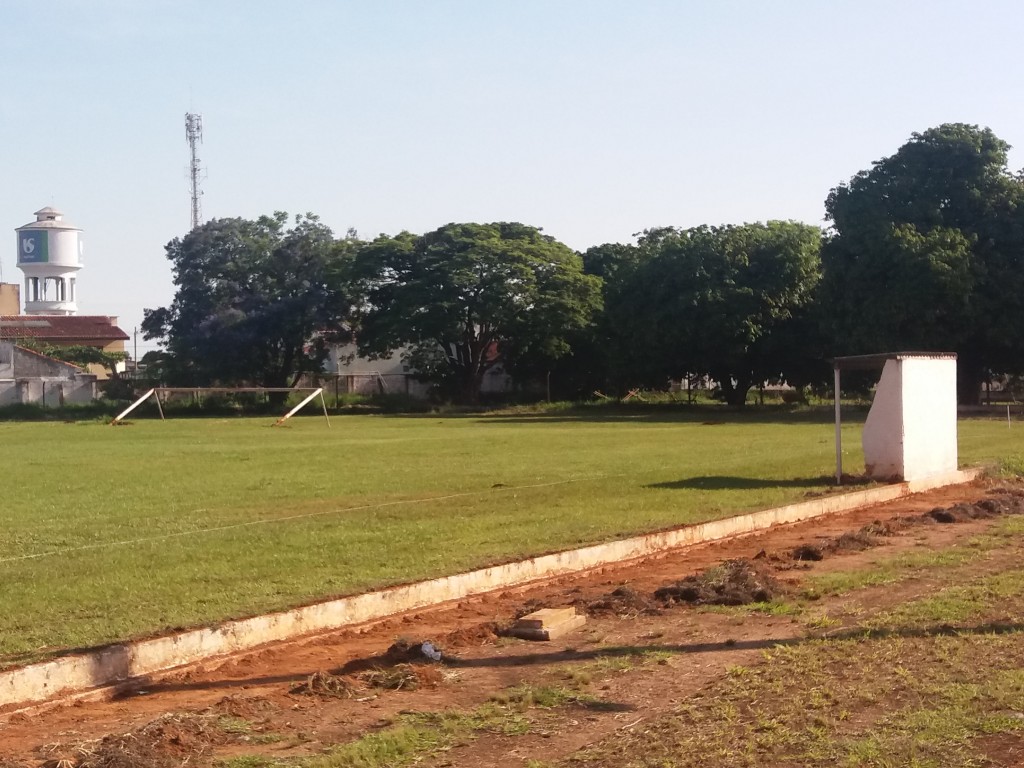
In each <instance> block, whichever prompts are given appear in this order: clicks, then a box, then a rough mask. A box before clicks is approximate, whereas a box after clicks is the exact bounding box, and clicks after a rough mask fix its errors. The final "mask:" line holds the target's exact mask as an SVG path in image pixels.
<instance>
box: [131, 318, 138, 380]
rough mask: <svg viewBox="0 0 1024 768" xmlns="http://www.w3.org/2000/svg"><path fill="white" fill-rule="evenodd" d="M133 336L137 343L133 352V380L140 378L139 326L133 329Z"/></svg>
mask: <svg viewBox="0 0 1024 768" xmlns="http://www.w3.org/2000/svg"><path fill="white" fill-rule="evenodd" d="M132 338H133V340H134V343H135V351H134V352H132V381H134V380H135V379H137V378H139V326H137V325H136V326H135V330H134V331H132Z"/></svg>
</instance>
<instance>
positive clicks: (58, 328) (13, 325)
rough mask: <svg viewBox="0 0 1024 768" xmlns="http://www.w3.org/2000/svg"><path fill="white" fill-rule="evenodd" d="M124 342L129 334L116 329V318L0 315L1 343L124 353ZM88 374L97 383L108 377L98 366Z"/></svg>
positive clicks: (90, 368)
mask: <svg viewBox="0 0 1024 768" xmlns="http://www.w3.org/2000/svg"><path fill="white" fill-rule="evenodd" d="M127 340H128V334H127V333H125V332H124V331H122V330H121V329H120V328H118V326H117V318H116V317H108V316H106V315H0V341H10V342H13V343H18V342H35V343H38V344H46V345H50V346H54V347H76V346H81V347H96V348H97V349H100V350H102V351H104V352H120V353H123V352H124V351H125V349H124V343H125V342H126V341H127ZM89 373H92V374H94V375H95V376H96V377H97V378H99V379H100V380H103V379H107V378H109V376H110V372H109V371H108V370H107V369H106V368H103V367H102V366H99V365H91V366H89Z"/></svg>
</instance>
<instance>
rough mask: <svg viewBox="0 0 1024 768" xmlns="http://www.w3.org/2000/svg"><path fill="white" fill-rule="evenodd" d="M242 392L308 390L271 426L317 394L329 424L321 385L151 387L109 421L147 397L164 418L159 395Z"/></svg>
mask: <svg viewBox="0 0 1024 768" xmlns="http://www.w3.org/2000/svg"><path fill="white" fill-rule="evenodd" d="M243 392H250V393H255V394H264V393H267V392H288V393H290V394H294V393H297V392H309V395H308V396H307V397H305V398H304V399H303V400H302V402H300V403H299V404H298V405H296V406H295V407H294V408H292V409H291V410H290V411H288V413H286V414H285V415H284V416H282V417H281V418H280V419H278V420H277V421H275V422H274V424H273V426H275V427H278V426H280V425H282V424H284V423H285V422H286V421H288V419H290V418H291V417H292V416H294V415H295V414H296V413H298V412H299V411H300V410H302V409H303V408H304V407H305V406H306V405H308V404H309V403H311V402H312V401H313V400H314V399H316V398H317V396H319V397H320V405H321V406H323V410H324V418H325V419H326V420H327V426H328V427H330V426H331V417H330V416H329V415H328V414H327V401H326V400H324V388H323V387H153V388H152V389H150V390H149V391H147V392H146V393H145V394H144V395H143V396H142V397H140V398H139V399H138V400H136V401H135V402H134V403H132V404H131V405H129V406H128V407H127V408H125V409H124V410H123V411H121V413H119V414H118V415H117V416H115V417H114V420H113V421H111V422H110V423H111V425H117V424H120V423H121V420H122V419H124V417H125V416H127V415H128V414H129V413H131V412H132V411H134V410H135V409H136V408H138V407H139V406H140V405H142V404H143V403H144V402H146V401H147V400H148V399H149V398H151V397H152V398H153V399H154V400H155V401H156V408H157V410H158V411H159V412H160V420H161V421H163V420H164V418H165V417H164V408H163V404H162V403H161V402H160V395H172V394H189V393H190V394H193V395H201V394H205V393H209V394H214V395H225V394H239V393H243Z"/></svg>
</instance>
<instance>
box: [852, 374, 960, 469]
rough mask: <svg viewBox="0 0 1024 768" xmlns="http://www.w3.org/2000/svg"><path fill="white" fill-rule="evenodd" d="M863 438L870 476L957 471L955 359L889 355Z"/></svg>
mask: <svg viewBox="0 0 1024 768" xmlns="http://www.w3.org/2000/svg"><path fill="white" fill-rule="evenodd" d="M862 443H863V446H864V469H865V472H866V474H867V475H868V476H869V477H873V478H877V479H891V478H900V479H903V480H919V479H921V478H924V477H931V476H933V475H939V474H942V473H945V472H952V471H954V470H956V468H957V461H958V455H957V425H956V359H955V358H952V357H950V358H937V357H927V356H920V357H917V356H913V355H907V356H902V357H899V358H895V359H892V360H887V361H886V363H885V367H884V368H883V369H882V377H881V379H880V380H879V382H878V387H877V388H876V390H875V398H874V401H873V402H872V403H871V411H870V412H869V413H868V418H867V421H865V423H864V434H863V437H862Z"/></svg>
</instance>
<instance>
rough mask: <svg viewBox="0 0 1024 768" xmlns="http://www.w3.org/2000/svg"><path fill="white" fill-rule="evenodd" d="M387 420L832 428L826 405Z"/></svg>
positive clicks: (848, 412) (448, 414)
mask: <svg viewBox="0 0 1024 768" xmlns="http://www.w3.org/2000/svg"><path fill="white" fill-rule="evenodd" d="M867 411H868V409H867V407H866V406H857V405H849V406H843V421H844V422H848V423H850V424H858V423H861V422H863V421H864V419H865V418H866V416H867ZM382 415H384V416H390V417H400V418H409V419H474V420H476V421H477V422H478V423H480V424H484V425H486V424H500V425H505V424H558V423H566V424H573V423H581V424H583V423H597V424H614V423H625V424H637V423H641V424H642V423H656V424H657V423H678V424H694V425H700V426H706V427H708V428H713V427H717V426H726V425H733V424H735V425H742V424H823V425H824V424H832V423H833V422H834V420H835V411H834V410H833V408H832V406H799V407H794V406H790V405H779V406H773V405H764V406H758V405H748V406H746V407H744V408H736V407H733V406H727V405H705V404H695V405H689V404H686V403H650V404H644V403H638V404H635V405H627V404H615V405H574V406H569V407H566V408H555V407H553V408H551V409H549V410H545V409H544V408H542V407H538V408H537V409H533V408H531V409H522V410H518V411H516V410H507V409H506V410H486V409H480V408H476V409H465V410H462V409H456V408H451V409H441V410H438V411H434V412H430V413H387V414H382Z"/></svg>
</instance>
